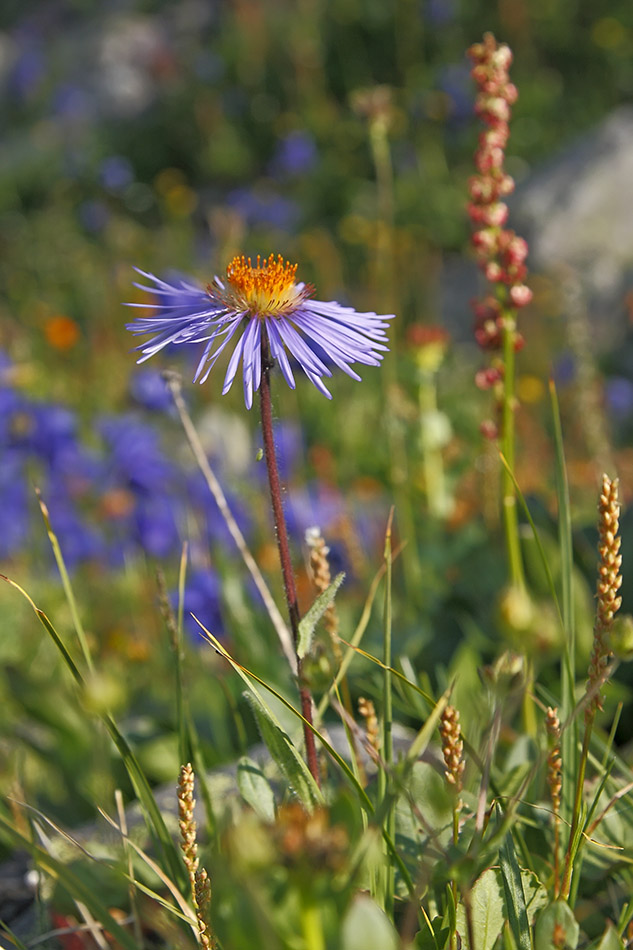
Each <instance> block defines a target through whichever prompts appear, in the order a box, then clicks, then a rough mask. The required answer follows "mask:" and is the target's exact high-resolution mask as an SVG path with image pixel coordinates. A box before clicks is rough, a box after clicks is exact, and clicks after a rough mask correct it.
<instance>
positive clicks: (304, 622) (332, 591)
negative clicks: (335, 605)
mask: <svg viewBox="0 0 633 950" xmlns="http://www.w3.org/2000/svg"><path fill="white" fill-rule="evenodd" d="M344 580H345V574H344V573H343V572H342V571H341V573H340V574H337V575H336V577H335V578H334V580H333V581H332V583H331V584H330V586H329V587H328V588H327V590H324V591H323V593H322V594H319V596H318V597H317V599H316V600H315V601H314V603H313V604H312V606H311V607H310V609H309V610H308V611H307V612H306V614H305V616H303V617H302V618H301V620H300V622H299V637H298V643H297V656H298V657H299V658H300V659H301V660H302V659H303V658H304V656H306V655H307V654H308V653H309V652H310V647H311V646H312V637H313V636H314V631H315V629H316V625H317V624H318V622H319V620H320V619H321V617H322V616H323V614H324V613H325V611H326V610H327V609H328V607H329V606H330V604H331V603H332V601H333V600H334V597H335V596H336V592H337V590H338V589H339V587H340V586H341V584H342V583H343V581H344Z"/></svg>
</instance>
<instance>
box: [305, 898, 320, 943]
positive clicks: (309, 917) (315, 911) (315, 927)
mask: <svg viewBox="0 0 633 950" xmlns="http://www.w3.org/2000/svg"><path fill="white" fill-rule="evenodd" d="M301 930H302V932H303V942H304V947H305V950H325V936H324V934H323V921H322V920H321V910H320V907H319V905H318V904H316V903H315V902H314V901H313V900H311V899H310V898H308V899H307V900H305V901H304V902H303V903H302V905H301Z"/></svg>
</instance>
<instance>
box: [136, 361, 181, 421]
mask: <svg viewBox="0 0 633 950" xmlns="http://www.w3.org/2000/svg"><path fill="white" fill-rule="evenodd" d="M130 395H131V396H132V398H133V399H134V400H136V402H138V403H139V405H141V406H143V408H145V409H153V410H155V411H157V412H164V411H166V410H168V409H171V408H172V406H173V400H172V397H171V393H170V392H169V390H168V388H167V386H166V385H165V380H164V379H163V375H162V373H159V372H158V371H157V370H153V369H141V370H137V371H136V372H135V373H133V374H132V376H131V377H130Z"/></svg>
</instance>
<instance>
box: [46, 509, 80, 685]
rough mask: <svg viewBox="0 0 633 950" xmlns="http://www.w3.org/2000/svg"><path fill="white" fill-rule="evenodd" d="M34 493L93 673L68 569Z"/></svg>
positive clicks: (55, 536) (48, 519) (76, 628)
mask: <svg viewBox="0 0 633 950" xmlns="http://www.w3.org/2000/svg"><path fill="white" fill-rule="evenodd" d="M36 494H37V500H38V502H39V506H40V510H41V512H42V517H43V519H44V526H45V528H46V533H47V534H48V538H49V541H50V542H51V547H52V549H53V556H54V557H55V563H56V564H57V570H58V571H59V576H60V577H61V580H62V585H63V588H64V594H65V595H66V600H67V601H68V606H69V608H70V616H71V617H72V621H73V626H74V628H75V632H76V634H77V639H78V640H79V646H80V647H81V652H82V653H83V656H84V660H85V661H86V666H87V667H88V670H89V671H90V672H91V673H94V664H93V662H92V654H91V653H90V647H89V646H88V639H87V637H86V632H85V630H84V626H83V624H82V622H81V617H80V616H79V610H78V608H77V601H76V600H75V595H74V593H73V588H72V584H71V583H70V577H69V576H68V571H67V570H66V563H65V561H64V556H63V554H62V550H61V548H60V546H59V541H58V540H57V535H56V534H55V532H54V531H53V528H52V526H51V519H50V515H49V513H48V507H47V505H46V504H45V503H44V501H43V500H42V496H41V495H40V492H39V491H36Z"/></svg>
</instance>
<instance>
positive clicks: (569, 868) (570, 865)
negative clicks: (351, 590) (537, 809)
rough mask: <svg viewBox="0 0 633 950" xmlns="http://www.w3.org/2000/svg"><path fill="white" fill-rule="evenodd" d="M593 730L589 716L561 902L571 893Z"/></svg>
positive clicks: (580, 764)
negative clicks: (576, 843)
mask: <svg viewBox="0 0 633 950" xmlns="http://www.w3.org/2000/svg"><path fill="white" fill-rule="evenodd" d="M592 729H593V716H591V717H590V718H589V719H588V720H587V722H586V725H585V735H584V738H583V742H582V751H581V753H580V762H579V763H578V779H577V781H576V795H575V797H574V808H573V811H572V816H571V827H570V829H569V843H568V845H567V851H566V853H565V871H564V874H563V881H562V884H561V888H560V896H561V897H562V898H563V900H568V898H569V893H570V891H571V879H572V874H573V871H574V858H575V852H576V850H577V848H576V845H575V842H576V838H577V833H578V823H579V822H580V815H581V812H582V793H583V789H584V785H585V772H586V770H587V759H588V757H589V742H590V740H591V732H592Z"/></svg>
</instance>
